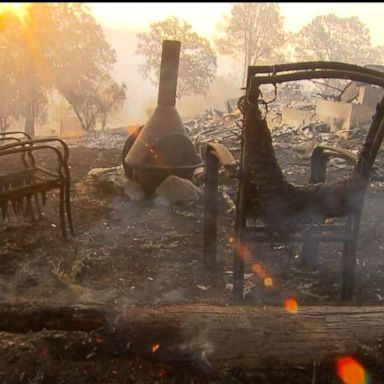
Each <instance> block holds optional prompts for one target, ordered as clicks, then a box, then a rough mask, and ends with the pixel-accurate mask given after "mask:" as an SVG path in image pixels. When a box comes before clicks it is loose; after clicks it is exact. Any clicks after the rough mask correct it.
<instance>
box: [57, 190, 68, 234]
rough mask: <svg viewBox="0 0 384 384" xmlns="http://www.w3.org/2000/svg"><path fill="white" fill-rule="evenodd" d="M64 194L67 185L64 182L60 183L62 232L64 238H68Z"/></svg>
mask: <svg viewBox="0 0 384 384" xmlns="http://www.w3.org/2000/svg"><path fill="white" fill-rule="evenodd" d="M64 195H65V186H64V185H63V183H62V184H61V185H60V197H59V214H60V225H61V232H62V234H63V237H64V240H67V229H66V228H65V216H64Z"/></svg>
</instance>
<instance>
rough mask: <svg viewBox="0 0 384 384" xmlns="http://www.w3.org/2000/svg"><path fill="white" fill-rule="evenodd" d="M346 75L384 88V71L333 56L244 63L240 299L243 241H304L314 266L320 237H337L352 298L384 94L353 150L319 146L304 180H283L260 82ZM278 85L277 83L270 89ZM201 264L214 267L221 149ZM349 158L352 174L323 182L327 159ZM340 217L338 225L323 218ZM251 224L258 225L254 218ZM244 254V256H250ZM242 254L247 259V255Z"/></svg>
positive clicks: (210, 187) (208, 198)
mask: <svg viewBox="0 0 384 384" xmlns="http://www.w3.org/2000/svg"><path fill="white" fill-rule="evenodd" d="M315 78H316V79H319V78H328V79H350V80H356V81H360V82H364V83H368V84H372V85H376V86H381V87H384V74H383V73H382V72H379V71H375V70H371V69H368V68H364V67H360V66H356V65H350V64H346V63H339V62H302V63H293V64H281V65H275V66H250V67H248V76H247V86H246V92H245V95H244V96H243V97H242V98H241V99H240V100H239V108H240V110H241V112H242V114H243V128H242V139H241V152H240V161H239V170H238V181H239V182H238V188H237V202H236V218H235V235H236V237H233V238H232V241H233V243H234V244H233V248H234V250H235V252H234V253H235V255H234V284H233V295H234V299H235V300H237V301H239V300H242V298H243V290H244V289H243V284H244V267H245V262H246V261H251V260H245V259H244V255H241V249H242V248H244V245H245V244H247V243H249V242H251V241H253V242H279V243H285V244H289V243H293V242H302V243H303V248H302V257H303V260H304V262H305V263H307V264H308V265H310V266H314V265H316V258H317V253H318V244H319V242H340V243H343V255H342V283H341V299H342V300H351V299H352V298H353V290H354V269H355V264H356V247H357V240H358V235H359V227H360V220H361V213H362V208H363V204H364V197H365V192H366V188H367V185H368V182H369V178H370V176H371V172H372V168H373V165H374V162H375V159H376V156H377V153H378V151H379V149H380V146H381V143H382V140H383V136H384V98H383V99H382V100H381V101H380V103H379V104H378V105H377V108H376V113H375V115H374V116H373V120H372V123H371V126H370V128H369V131H368V134H367V136H366V139H365V142H364V144H363V145H362V147H361V149H360V152H359V154H358V155H357V156H356V155H354V154H352V153H350V152H349V151H347V150H344V149H341V148H336V147H332V146H328V145H318V146H317V147H315V148H314V150H313V152H312V156H311V175H310V181H309V183H308V185H295V184H293V183H290V182H288V181H287V180H286V179H285V177H284V176H283V172H282V170H281V168H280V166H279V164H278V162H277V160H276V157H275V154H274V149H273V145H272V137H271V133H270V130H269V128H268V126H267V122H266V119H265V114H263V112H262V110H261V109H262V108H260V106H262V105H265V104H266V103H265V101H264V100H263V99H262V94H261V91H260V86H261V85H262V84H272V85H274V86H275V87H276V85H277V84H280V83H284V82H289V81H299V80H309V79H315ZM275 89H276V88H275ZM206 156H207V162H206V186H205V220H204V245H203V247H204V264H205V266H206V267H207V268H210V269H213V268H215V267H216V266H217V216H218V196H217V195H218V193H217V191H218V181H217V172H218V169H219V168H220V165H221V164H223V163H225V162H226V160H225V159H224V160H222V154H221V153H220V152H219V151H217V150H215V148H214V147H212V146H208V147H207V152H206ZM332 156H335V157H342V158H344V159H348V160H349V161H353V162H354V168H353V171H352V173H351V174H350V175H349V176H348V177H347V178H345V179H344V180H342V181H331V182H325V176H326V165H327V161H328V159H329V158H330V157H332ZM329 218H340V220H342V223H338V222H337V221H336V223H335V224H330V223H327V219H329ZM255 223H256V224H255ZM248 256H249V255H248ZM246 259H247V258H246Z"/></svg>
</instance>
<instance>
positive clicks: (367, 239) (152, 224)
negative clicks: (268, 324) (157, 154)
mask: <svg viewBox="0 0 384 384" xmlns="http://www.w3.org/2000/svg"><path fill="white" fill-rule="evenodd" d="M111 136H112V134H111ZM119 136H120V140H121V142H122V143H123V142H124V140H125V137H126V136H124V135H123V134H121V133H119ZM280 142H281V143H283V144H280V145H277V146H276V152H277V156H278V158H279V161H280V163H281V164H282V166H283V167H284V171H285V173H286V175H287V177H288V178H289V179H290V180H292V181H294V182H299V183H300V182H302V183H306V182H307V180H308V170H309V160H308V156H307V154H308V148H306V149H303V146H302V145H301V146H297V145H294V143H293V144H286V143H287V142H288V143H291V140H288V139H284V140H280ZM68 143H69V144H70V145H71V149H70V151H71V152H70V165H71V178H72V197H71V199H72V209H73V216H74V224H75V230H76V233H77V236H76V237H75V238H70V239H69V241H68V242H65V241H64V240H63V239H62V237H61V234H60V229H59V222H58V212H57V207H58V205H57V198H58V196H56V195H54V194H53V193H52V194H51V195H50V196H48V199H47V200H48V202H47V206H46V207H45V209H44V212H45V215H44V217H43V218H42V219H41V220H39V221H38V222H36V223H33V224H30V223H24V224H21V223H15V224H14V225H10V226H8V227H7V228H3V229H2V231H1V233H0V237H1V242H2V247H1V263H0V278H1V279H0V296H1V300H2V301H3V302H7V303H31V305H43V306H44V305H58V304H60V305H66V304H68V305H71V304H92V303H97V304H101V305H103V304H104V303H105V305H114V306H126V305H141V304H149V305H160V304H175V303H178V304H180V303H207V304H216V305H227V304H228V303H230V302H231V284H232V258H233V253H232V250H231V247H230V244H229V243H228V236H229V235H230V234H231V233H232V231H233V214H232V213H228V212H227V211H228V206H227V205H226V203H225V201H224V200H222V201H221V212H222V214H221V218H220V234H219V236H220V248H219V255H220V260H221V264H222V268H223V269H224V273H214V274H212V273H208V272H206V271H205V270H204V269H203V268H202V265H201V262H200V260H201V255H202V222H203V207H204V202H203V199H201V200H200V201H198V202H194V203H191V204H184V205H171V206H164V205H161V204H160V205H159V204H157V203H156V201H155V200H154V199H153V198H147V199H144V200H142V201H138V202H134V201H131V200H130V199H129V198H127V197H126V196H123V195H119V194H116V193H109V194H108V193H105V191H93V192H92V193H90V192H89V190H86V189H84V188H82V184H83V182H84V180H85V177H86V174H87V173H88V172H89V170H90V169H92V168H98V167H102V168H105V167H114V166H118V165H120V164H121V149H122V146H120V145H115V146H114V147H113V148H110V149H105V148H104V149H103V148H100V147H97V148H91V147H89V146H87V145H84V144H82V141H81V140H80V141H79V140H74V141H73V142H71V140H68ZM284 143H285V144H284ZM43 160H44V161H49V158H45V159H43ZM383 160H384V158H383V156H382V154H380V155H379V159H378V162H377V164H378V168H379V169H380V168H381V167H380V165H381V164H382V163H383ZM346 172H348V167H347V166H345V165H342V166H340V165H337V164H335V166H334V167H333V170H332V173H331V174H330V177H342V176H344V175H345V174H346ZM235 187H236V186H235V184H234V183H233V182H231V183H228V185H227V186H226V190H227V191H228V193H229V195H230V196H231V197H232V198H234V191H235ZM383 191H384V190H383V183H382V182H380V181H373V182H372V183H371V186H370V188H369V190H368V193H367V197H366V203H365V206H364V212H363V218H362V226H361V234H360V238H359V246H358V265H357V269H356V285H357V287H356V294H355V298H354V301H353V304H354V305H381V304H382V303H383V300H384V288H383V285H384V284H383V273H384V272H383V271H384V268H383V264H384V261H383V254H384V244H383V242H382V233H383V225H384V224H383V218H384V205H383V204H382V199H383V197H384V192H383ZM298 251H299V250H298ZM340 251H341V245H329V244H327V245H324V246H322V247H321V249H320V268H319V271H316V272H309V271H305V270H301V269H300V268H298V266H297V265H296V264H295V262H294V261H289V260H288V256H287V253H286V251H285V250H284V249H282V248H281V247H279V246H276V247H275V249H273V247H271V246H270V245H263V246H261V245H259V246H257V247H256V248H254V249H253V253H254V255H256V256H255V258H256V259H257V260H258V261H259V262H261V263H263V265H264V267H265V269H266V270H267V271H268V273H269V275H270V276H272V277H273V280H274V287H273V289H270V288H268V287H264V285H263V282H262V281H261V280H260V279H259V278H258V277H257V276H255V275H253V274H252V273H249V274H248V275H247V279H246V291H247V296H246V303H247V304H249V305H276V306H282V305H283V302H284V300H285V299H286V298H287V297H291V296H293V297H295V298H296V299H297V301H298V303H299V305H333V304H334V305H338V304H339V287H340V277H341V275H340V268H341V253H340ZM61 334H62V333H60V332H59V331H58V332H55V331H43V332H41V333H39V334H33V333H32V334H27V335H21V334H9V333H4V332H3V333H2V337H1V343H0V378H1V382H2V383H16V382H25V383H53V382H55V383H69V382H71V383H141V382H142V383H152V382H169V383H173V382H174V383H184V382H185V383H191V382H215V383H216V382H217V383H240V382H241V383H247V382H263V383H299V382H300V383H304V382H311V380H312V382H315V383H338V382H339V381H338V379H337V378H336V375H335V371H334V365H333V364H332V362H321V364H320V365H316V364H315V363H316V362H315V363H314V364H315V365H314V366H311V367H294V368H292V369H290V370H289V371H276V370H274V369H273V362H272V361H271V362H270V369H267V370H266V371H263V372H260V371H259V372H244V371H241V370H233V369H231V370H228V369H226V367H220V368H219V369H218V370H217V372H216V373H215V375H213V376H209V377H207V376H206V375H204V372H203V373H199V369H196V367H193V366H188V367H185V366H179V365H177V364H176V365H174V364H173V365H165V364H159V363H156V362H151V361H142V360H138V359H136V358H134V357H132V356H129V355H128V356H126V357H123V358H121V357H120V358H117V357H116V358H114V357H113V354H112V356H110V358H106V357H105V356H104V357H102V356H98V354H97V350H94V347H95V344H92V343H94V341H93V340H91V339H90V338H89V335H87V334H86V333H84V332H78V333H73V332H72V333H67V334H65V343H64V345H66V346H67V347H66V348H63V349H60V348H58V349H56V350H55V347H54V345H55V342H54V340H55V338H60V337H61V338H62V337H63V336H62V335H61ZM55 335H56V336H55ZM60 335H61V336H60ZM72 340H76V343H75V344H76V345H77V344H78V341H79V340H83V341H84V343H83V346H84V349H81V348H80V349H73V348H72V349H71V345H72V344H73V343H72ZM68 351H69V352H68ZM92 351H93V352H95V351H96V352H95V353H93V355H90V357H87V356H89V354H90V353H91V352H92ZM358 353H359V357H360V359H361V361H362V362H363V363H364V364H365V365H366V368H367V369H368V370H369V372H370V373H371V375H372V378H373V379H374V380H376V381H374V382H377V383H379V382H383V380H384V376H383V372H384V366H383V364H382V361H383V359H382V357H383V356H382V354H381V356H378V355H377V349H375V352H374V353H373V352H370V350H369V349H367V347H366V346H365V347H362V349H361V351H359V352H358ZM314 367H315V368H314ZM314 372H315V373H314ZM314 375H315V379H314ZM313 380H315V381H313Z"/></svg>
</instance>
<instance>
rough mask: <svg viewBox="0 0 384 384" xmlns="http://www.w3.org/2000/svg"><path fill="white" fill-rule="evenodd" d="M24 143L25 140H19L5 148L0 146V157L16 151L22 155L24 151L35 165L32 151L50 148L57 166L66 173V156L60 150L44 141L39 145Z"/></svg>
mask: <svg viewBox="0 0 384 384" xmlns="http://www.w3.org/2000/svg"><path fill="white" fill-rule="evenodd" d="M26 144H27V142H26V141H23V142H19V143H14V144H9V145H7V146H6V147H7V148H4V147H1V149H0V157H2V156H7V155H13V154H17V153H21V154H22V155H23V154H25V153H28V154H29V155H30V156H31V158H32V163H33V166H35V160H34V158H33V155H32V152H35V151H40V150H43V149H45V150H46V149H49V150H52V151H54V152H55V154H56V156H57V160H58V163H59V166H60V167H59V168H64V169H65V172H66V173H68V172H69V170H68V165H67V161H66V158H65V157H64V156H63V154H62V153H61V151H60V150H59V149H57V148H56V147H54V146H52V145H47V144H44V143H42V144H40V145H26ZM34 144H36V143H34ZM24 165H25V167H27V165H26V163H25V162H24ZM37 168H40V169H43V168H42V167H37Z"/></svg>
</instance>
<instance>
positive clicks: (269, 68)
mask: <svg viewBox="0 0 384 384" xmlns="http://www.w3.org/2000/svg"><path fill="white" fill-rule="evenodd" d="M313 69H325V70H343V71H355V72H359V73H365V74H371V75H377V76H379V77H380V76H383V73H382V72H380V71H377V70H375V69H371V68H366V67H362V66H359V65H355V64H347V63H342V62H338V61H302V62H297V63H284V64H275V65H251V66H249V67H248V72H249V73H250V75H251V76H254V75H255V74H257V73H270V74H276V73H278V72H286V71H299V70H313Z"/></svg>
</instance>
